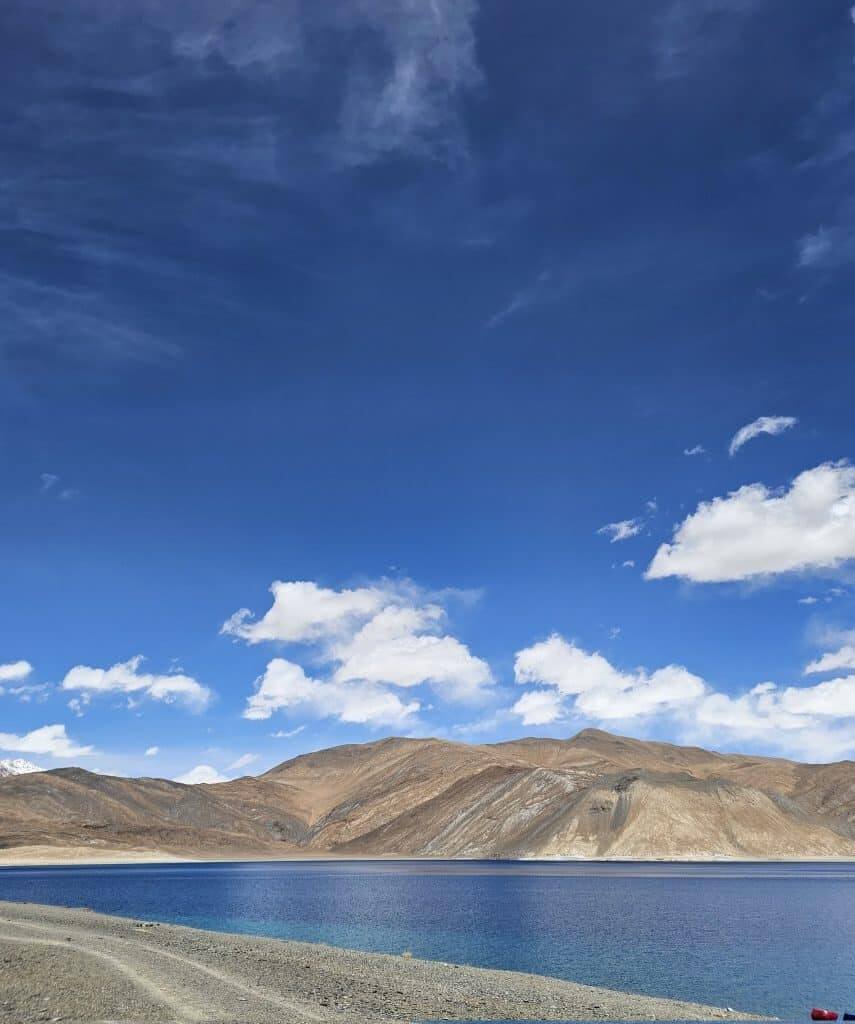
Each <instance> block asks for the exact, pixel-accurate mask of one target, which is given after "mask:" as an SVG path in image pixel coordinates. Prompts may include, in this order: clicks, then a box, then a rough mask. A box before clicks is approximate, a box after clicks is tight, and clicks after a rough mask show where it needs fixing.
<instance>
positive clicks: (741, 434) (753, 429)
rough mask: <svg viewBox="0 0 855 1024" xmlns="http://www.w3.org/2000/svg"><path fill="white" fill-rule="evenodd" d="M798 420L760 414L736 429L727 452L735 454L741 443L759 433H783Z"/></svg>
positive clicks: (791, 417) (746, 442)
mask: <svg viewBox="0 0 855 1024" xmlns="http://www.w3.org/2000/svg"><path fill="white" fill-rule="evenodd" d="M798 422H799V421H798V420H797V419H796V417H795V416H760V417H758V418H757V419H756V420H753V421H752V422H751V423H747V424H746V425H745V426H744V427H740V428H739V430H737V431H736V433H735V434H734V435H733V437H732V438H731V440H730V446H729V448H728V452H729V453H730V454H731V455H736V453H737V452H738V451H739V449H740V448H742V446H743V445H746V444H748V442H749V441H752V440H753V439H754V438H755V437H759V436H760V435H761V434H771V435H772V436H774V435H776V434H783V432H784V431H785V430H789V429H790V428H791V427H794V426H795V425H796V424H797V423H798Z"/></svg>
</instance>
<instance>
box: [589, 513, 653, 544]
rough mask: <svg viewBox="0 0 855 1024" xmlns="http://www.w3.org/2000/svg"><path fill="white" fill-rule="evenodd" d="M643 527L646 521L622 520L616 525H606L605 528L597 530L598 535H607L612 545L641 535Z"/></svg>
mask: <svg viewBox="0 0 855 1024" xmlns="http://www.w3.org/2000/svg"><path fill="white" fill-rule="evenodd" d="M643 527H644V520H642V519H621V520H620V521H619V522H616V523H606V525H605V526H601V527H600V528H599V530H597V533H601V534H605V535H606V536H607V537H608V538H609V540H610V541H611V543H612V544H616V543H617V542H618V541H621V540H629V538H630V537H636V536H637V535H638V534H639V533H641V531H642V529H643Z"/></svg>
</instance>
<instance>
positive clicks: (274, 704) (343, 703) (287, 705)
mask: <svg viewBox="0 0 855 1024" xmlns="http://www.w3.org/2000/svg"><path fill="white" fill-rule="evenodd" d="M283 708H284V709H292V708H293V709H297V710H300V711H302V712H304V713H309V714H312V715H314V716H316V717H318V718H337V719H338V720H339V721H341V722H351V723H355V724H360V725H373V726H381V725H385V726H401V725H409V724H412V720H413V718H414V717H415V715H416V713H417V712H418V710H419V708H420V704H419V702H418V701H409V702H408V703H406V704H405V703H404V702H403V701H402V700H401V699H400V698H399V697H398V696H397V694H394V693H392V692H390V691H389V690H387V689H384V688H383V687H381V686H377V685H375V684H373V683H337V682H323V681H321V680H318V679H312V678H310V677H309V676H307V675H306V673H305V672H304V671H303V669H302V668H301V667H300V666H299V665H296V664H294V662H292V661H286V660H285V659H284V658H274V659H273V660H272V661H271V662H270V663H269V664H268V666H267V669H266V670H265V673H264V675H263V676H262V677H261V679H260V680H259V681H258V685H257V688H256V691H255V693H254V694H253V695H252V696H251V697H250V698H249V700H248V701H247V706H246V709H245V710H244V713H243V717H244V718H250V719H266V718H270V716H271V715H272V714H273V712H274V711H279V710H281V709H283Z"/></svg>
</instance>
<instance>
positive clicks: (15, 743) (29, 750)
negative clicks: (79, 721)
mask: <svg viewBox="0 0 855 1024" xmlns="http://www.w3.org/2000/svg"><path fill="white" fill-rule="evenodd" d="M0 750H6V751H12V752H14V753H16V754H47V755H48V756H49V757H61V758H69V757H88V756H89V755H90V754H94V753H95V751H94V748H93V747H91V746H81V745H80V744H79V743H77V742H75V741H74V740H73V739H71V737H70V736H68V735H67V734H66V731H65V726H64V725H43V726H42V727H41V728H39V729H33V730H32V732H28V733H25V734H24V735H23V736H16V735H15V734H14V733H11V732H0Z"/></svg>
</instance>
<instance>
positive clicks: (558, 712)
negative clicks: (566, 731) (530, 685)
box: [511, 690, 565, 725]
mask: <svg viewBox="0 0 855 1024" xmlns="http://www.w3.org/2000/svg"><path fill="white" fill-rule="evenodd" d="M511 711H512V712H513V714H515V715H518V716H519V717H520V718H521V719H522V724H523V725H551V724H552V722H557V721H558V720H559V719H561V718H563V717H564V714H565V710H564V702H563V700H562V699H561V694H560V693H557V692H556V691H555V690H529V691H528V693H524V694H523V695H522V697H520V699H519V700H518V701H517V702H516V703H515V704H514V706H513V707H512V708H511Z"/></svg>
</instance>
